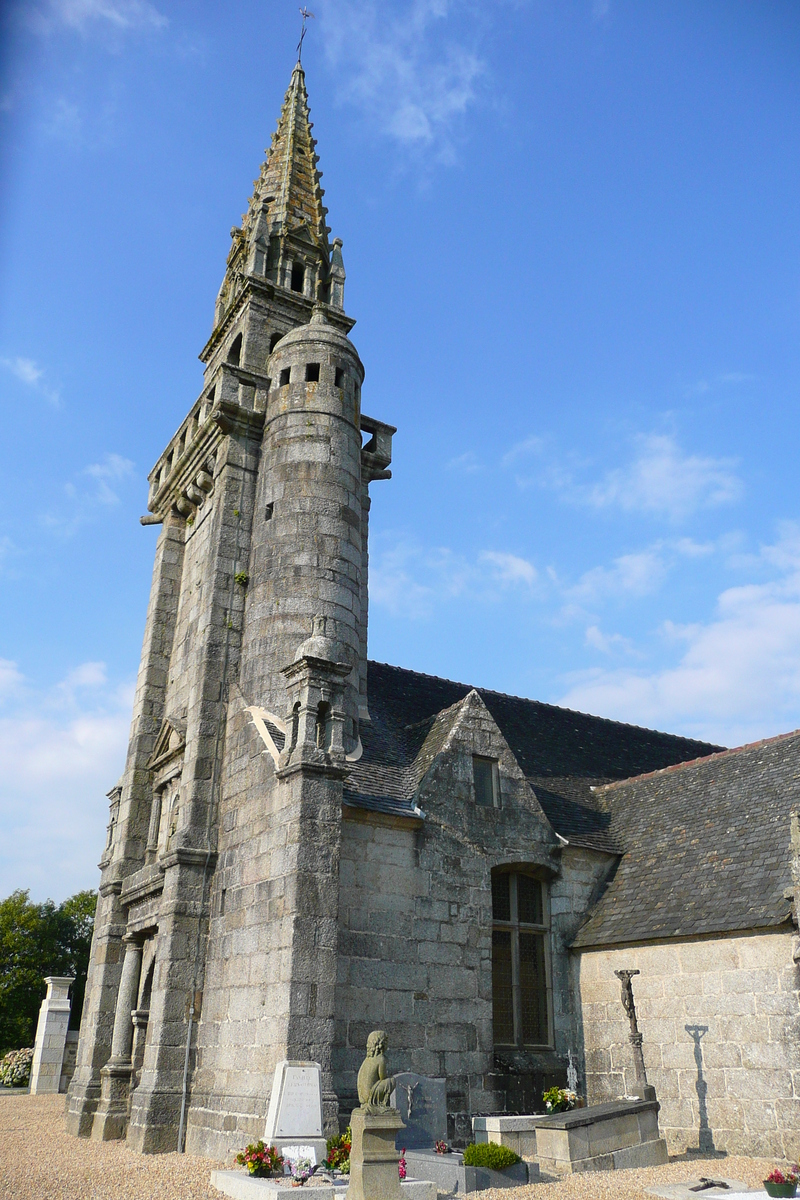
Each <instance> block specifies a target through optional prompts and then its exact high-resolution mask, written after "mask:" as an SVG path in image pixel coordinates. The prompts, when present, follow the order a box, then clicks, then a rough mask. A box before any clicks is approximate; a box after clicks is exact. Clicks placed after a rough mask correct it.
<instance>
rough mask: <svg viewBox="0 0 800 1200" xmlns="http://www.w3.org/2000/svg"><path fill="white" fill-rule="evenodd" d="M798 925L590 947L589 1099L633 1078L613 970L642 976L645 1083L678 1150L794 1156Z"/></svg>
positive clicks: (799, 1017)
mask: <svg viewBox="0 0 800 1200" xmlns="http://www.w3.org/2000/svg"><path fill="white" fill-rule="evenodd" d="M793 940H794V939H793V935H792V933H791V932H790V931H788V930H787V931H785V932H769V933H754V934H752V935H745V936H738V937H721V938H708V939H702V940H699V939H698V940H695V941H686V942H668V943H658V944H647V945H643V944H640V945H637V946H635V947H632V948H625V949H611V950H588V951H584V952H583V953H582V954H580V956H576V958H578V975H579V986H580V995H581V1003H582V1011H583V1022H584V1040H585V1053H586V1072H587V1083H588V1097H589V1102H590V1103H600V1102H602V1101H604V1100H608V1099H612V1098H614V1097H617V1096H620V1095H622V1094H624V1092H625V1091H626V1090H628V1091H630V1090H631V1089H632V1087H633V1078H634V1077H633V1069H632V1067H633V1064H632V1058H631V1047H630V1044H629V1042H628V1033H629V1026H628V1021H627V1018H626V1016H625V1013H624V1011H623V1009H622V1005H621V1003H620V985H619V982H618V980H617V979H616V978H615V977H614V971H615V970H617V969H620V968H633V967H638V969H639V970H640V971H641V975H638V976H636V977H635V978H634V980H633V986H634V996H635V1000H636V1011H637V1014H638V1018H639V1027H640V1029H641V1032H642V1034H643V1037H644V1058H645V1066H646V1068H647V1078H648V1082H649V1083H651V1084H652V1085H653V1086H654V1087H655V1089H656V1094H657V1096H658V1099H659V1101H660V1103H661V1112H660V1114H659V1120H660V1124H661V1128H662V1131H663V1133H664V1136H665V1137H666V1139H667V1145H668V1148H669V1152H670V1154H680V1153H682V1152H684V1151H685V1150H686V1149H688V1148H698V1147H699V1148H700V1149H703V1150H707V1151H708V1150H712V1149H716V1150H722V1151H727V1152H728V1153H729V1154H748V1155H763V1156H767V1157H775V1158H789V1159H791V1160H793V1161H795V1160H796V1159H797V1157H798V1149H799V1148H800V1006H799V1005H798V990H797V989H798V967H797V964H796V963H795V962H794V960H793V958H792V946H793Z"/></svg>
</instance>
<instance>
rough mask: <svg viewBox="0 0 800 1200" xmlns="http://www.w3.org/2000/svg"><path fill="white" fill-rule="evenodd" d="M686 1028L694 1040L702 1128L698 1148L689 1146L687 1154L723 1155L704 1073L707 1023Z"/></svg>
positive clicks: (698, 1138) (699, 1133)
mask: <svg viewBox="0 0 800 1200" xmlns="http://www.w3.org/2000/svg"><path fill="white" fill-rule="evenodd" d="M684 1029H685V1030H686V1032H687V1033H688V1034H689V1037H690V1038H691V1039H692V1041H693V1042H694V1061H695V1066H696V1067H697V1081H696V1083H695V1085H694V1086H695V1089H696V1091H697V1103H698V1107H699V1110H700V1128H699V1131H698V1135H697V1148H696V1149H695V1148H694V1147H693V1146H690V1147H687V1151H686V1152H687V1154H705V1155H708V1154H719V1155H720V1156H722V1154H723V1153H724V1151H719V1150H717V1148H716V1146H715V1145H714V1134H713V1131H712V1129H711V1126H710V1125H709V1123H708V1105H707V1104H706V1096H707V1094H708V1084H707V1083H706V1080H705V1076H704V1075H703V1045H702V1041H703V1036H704V1035H705V1034H706V1033H708V1026H707V1025H684Z"/></svg>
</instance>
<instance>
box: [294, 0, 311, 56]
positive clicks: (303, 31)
mask: <svg viewBox="0 0 800 1200" xmlns="http://www.w3.org/2000/svg"><path fill="white" fill-rule="evenodd" d="M300 16H301V17H302V18H303V26H302V28H301V30H300V41H299V42H298V43H297V61H298V62H300V60H301V58H302V55H303V38H304V37H305V36H306V32H307V31H306V21H307V20H308V18H309V17H313V16H314V14H313V13H312V12H309V11H308V9H307V8H306V7H305V5H303V7H302V8H301V9H300Z"/></svg>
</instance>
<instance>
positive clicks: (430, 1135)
mask: <svg viewBox="0 0 800 1200" xmlns="http://www.w3.org/2000/svg"><path fill="white" fill-rule="evenodd" d="M394 1078H395V1090H394V1092H393V1093H392V1107H393V1108H396V1109H397V1111H398V1112H399V1113H400V1116H401V1117H402V1119H403V1123H404V1125H405V1129H402V1130H401V1131H400V1132H399V1133H398V1135H397V1142H396V1145H397V1149H398V1150H403V1149H406V1150H416V1149H425V1148H430V1147H432V1146H433V1145H434V1144H435V1143H436V1142H446V1141H447V1080H446V1079H433V1078H431V1077H430V1076H427V1075H415V1074H414V1073H413V1071H401V1072H400V1073H399V1074H398V1075H395V1077H394Z"/></svg>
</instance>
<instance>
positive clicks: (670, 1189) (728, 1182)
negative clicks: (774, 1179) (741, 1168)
mask: <svg viewBox="0 0 800 1200" xmlns="http://www.w3.org/2000/svg"><path fill="white" fill-rule="evenodd" d="M708 1179H712V1180H713V1182H715V1183H719V1184H721V1185H725V1186H720V1187H707V1186H706V1182H705V1180H708ZM705 1180H704V1179H682V1180H681V1181H680V1182H679V1183H662V1184H660V1185H659V1186H658V1187H653V1188H645V1191H646V1192H647V1193H648V1194H649V1195H651V1196H663V1197H664V1200H702V1198H703V1197H704V1196H709V1197H710V1196H714V1197H720V1196H726V1197H728V1200H735V1198H737V1197H738V1198H739V1200H741V1197H742V1196H747V1198H748V1200H757V1197H759V1196H764V1197H765V1196H766V1194H767V1193H766V1192H765V1191H764V1189H763V1188H759V1189H758V1190H756V1191H752V1192H751V1191H749V1190H748V1187H747V1184H746V1183H744V1182H743V1181H742V1180H741V1179H726V1178H725V1176H724V1175H714V1176H710V1175H708V1176H706V1177H705ZM700 1188H702V1191H700V1190H696V1189H700Z"/></svg>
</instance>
